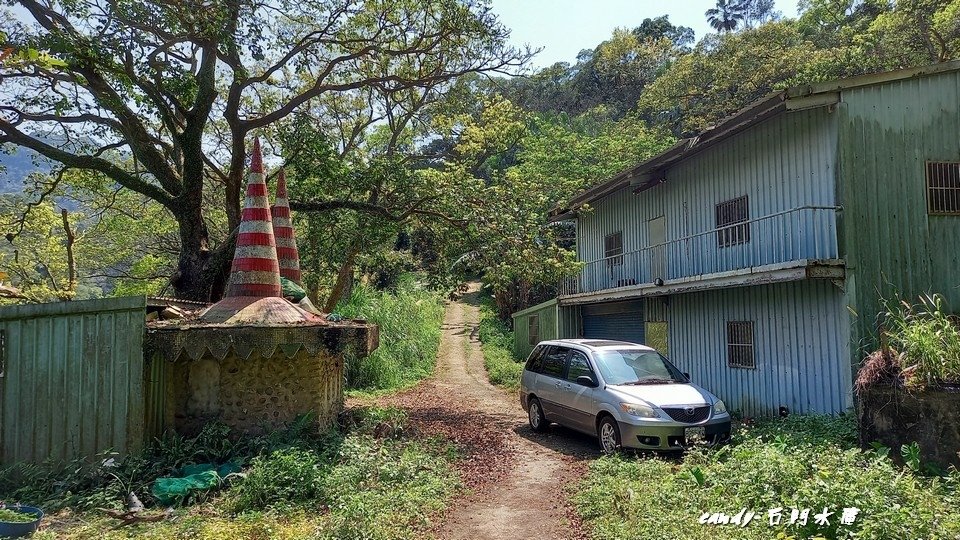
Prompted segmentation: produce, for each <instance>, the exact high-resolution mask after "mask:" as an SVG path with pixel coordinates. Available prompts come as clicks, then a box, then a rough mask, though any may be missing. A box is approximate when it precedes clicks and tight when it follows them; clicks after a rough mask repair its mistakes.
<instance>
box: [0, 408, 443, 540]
mask: <svg viewBox="0 0 960 540" xmlns="http://www.w3.org/2000/svg"><path fill="white" fill-rule="evenodd" d="M405 421H406V420H405V416H404V414H403V413H402V411H399V410H397V409H382V408H369V409H362V410H356V411H351V413H350V414H349V415H348V426H349V428H348V430H347V431H346V433H344V434H340V433H337V432H327V433H321V432H318V431H317V430H316V426H315V425H313V424H311V423H309V422H307V421H298V422H295V423H294V424H292V425H291V426H290V427H289V428H287V429H285V430H281V431H278V432H275V433H273V434H270V435H268V436H264V437H259V438H256V439H251V440H247V441H243V440H242V439H238V438H237V437H236V436H235V434H231V433H229V432H228V433H227V435H228V436H229V438H230V439H231V440H232V441H235V442H233V443H230V445H231V446H230V447H229V448H230V450H229V451H228V452H226V453H224V452H225V450H224V445H225V444H226V443H216V442H215V441H213V440H211V439H210V437H209V436H208V435H201V436H200V437H197V438H194V439H190V440H177V441H176V442H175V443H174V444H170V442H171V441H168V444H165V445H163V446H161V447H160V451H161V452H162V451H163V450H166V451H168V452H170V453H169V454H166V455H162V456H160V458H159V459H157V460H156V461H149V463H151V464H152V466H151V467H147V468H146V469H145V470H149V471H152V472H151V473H150V474H148V475H147V476H146V477H145V478H144V480H143V481H144V482H147V483H148V482H149V481H152V479H150V480H147V478H149V476H151V475H156V474H157V473H158V472H159V471H166V470H169V467H171V466H172V464H174V463H180V462H181V460H182V459H183V456H184V455H187V454H189V455H193V456H196V457H198V458H201V459H206V458H209V457H211V456H213V455H218V456H220V457H221V458H224V457H225V458H228V459H231V460H234V461H242V462H245V463H247V464H248V466H247V467H246V468H245V470H244V472H243V473H242V474H241V475H238V477H237V478H236V479H235V480H234V481H232V482H229V483H227V484H225V485H224V486H223V487H222V491H220V492H211V493H208V494H207V496H206V497H205V498H204V499H203V500H202V501H200V502H201V503H202V504H199V505H197V506H192V507H187V508H181V509H180V510H178V511H177V513H176V519H174V520H169V521H164V522H160V523H150V524H141V525H135V526H133V528H132V529H127V530H128V531H130V532H123V531H112V530H110V526H111V525H113V524H112V523H109V522H107V520H106V519H105V518H104V517H102V516H100V515H99V513H97V512H84V511H83V510H88V509H89V508H90V507H89V506H86V507H74V509H75V510H78V511H80V512H79V513H78V514H70V513H64V515H66V516H69V518H67V519H64V522H65V523H64V524H62V525H59V526H54V527H52V529H51V530H49V531H47V532H45V533H43V534H40V535H39V536H37V538H39V539H47V538H51V539H52V538H67V539H81V538H83V539H86V538H98V539H99V538H104V539H109V540H114V539H120V538H127V537H128V535H129V534H135V535H136V536H138V537H144V538H193V539H198V540H219V539H230V540H233V539H236V538H265V539H266V538H271V539H272V538H282V539H286V538H331V539H332V538H411V537H413V536H415V535H416V533H417V531H420V530H422V529H423V528H424V527H426V526H427V525H428V524H429V519H430V516H431V515H432V514H434V513H435V512H438V511H439V510H441V509H443V507H444V506H445V505H446V503H447V501H448V500H449V499H450V497H452V495H453V493H454V492H455V491H456V490H457V489H458V487H459V477H458V475H457V474H456V472H455V470H454V468H453V466H452V460H453V459H455V452H454V451H453V450H452V449H451V447H450V446H449V444H447V443H446V442H443V441H439V440H434V439H428V440H414V439H409V438H406V437H405V436H404V435H403V434H404V433H405V432H406V430H405V429H404V427H403V424H404V423H405ZM311 425H312V426H313V428H312V429H311V428H310V427H309V426H311ZM209 431H210V433H223V432H222V430H221V428H219V427H218V428H211V429H210V430H209ZM200 441H205V442H206V443H207V444H209V445H210V446H207V447H201V446H199V445H198V443H199V442H200ZM131 459H134V460H136V461H139V462H142V461H148V460H146V458H145V457H144V456H139V457H136V458H131ZM128 461H129V460H128ZM128 466H129V465H128V464H127V462H126V461H125V462H123V463H121V464H119V465H118V467H119V468H121V469H123V468H125V467H128ZM67 472H68V473H69V471H67ZM4 473H9V471H8V470H7V471H4ZM2 477H3V478H4V479H5V480H9V479H10V478H9V476H2ZM59 478H61V477H58V476H57V474H55V473H52V472H45V473H43V475H36V476H35V477H34V480H36V481H37V482H38V483H39V484H41V485H36V486H33V488H32V489H34V490H35V491H33V492H32V493H41V492H42V491H43V489H44V488H43V485H42V484H43V483H47V482H53V483H57V482H59V481H60V480H58V479H59ZM69 483H70V485H72V486H74V487H82V485H83V484H82V483H80V482H76V481H73V480H70V481H69ZM106 488H109V489H106ZM120 488H121V485H120V484H114V483H108V484H107V486H98V488H97V490H95V491H97V493H101V492H103V491H104V489H106V491H109V492H110V496H111V497H115V499H110V498H109V497H103V498H102V499H103V500H104V501H105V502H108V503H110V504H111V505H115V504H116V502H119V501H120V500H122V496H121V495H122V493H121V491H120ZM21 493H23V494H24V495H28V496H29V495H30V493H29V492H27V491H23V492H21ZM137 493H138V495H141V493H142V495H141V498H143V499H144V502H145V503H146V504H147V505H148V506H152V503H153V501H152V500H151V499H149V497H148V493H149V490H144V491H142V492H141V491H137ZM54 495H56V496H63V493H62V492H60V491H58V492H57V493H55V494H54ZM77 495H80V496H81V497H88V496H89V495H90V494H89V493H87V492H80V493H77ZM7 496H8V494H7V493H0V498H8V497H7ZM8 500H12V499H11V498H8ZM63 500H64V501H66V500H72V499H69V498H68V499H63ZM24 502H25V503H26V502H28V500H27V499H24ZM29 502H33V501H32V500H30V501H29ZM62 506H70V505H62V504H61V505H60V507H62ZM45 509H47V508H45ZM154 510H155V507H154V508H152V509H150V510H148V511H154ZM56 520H57V518H56V517H52V518H51V519H50V520H48V522H49V521H56Z"/></svg>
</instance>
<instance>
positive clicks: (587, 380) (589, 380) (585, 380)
mask: <svg viewBox="0 0 960 540" xmlns="http://www.w3.org/2000/svg"><path fill="white" fill-rule="evenodd" d="M577 384H579V385H580V386H589V387H590V388H596V387H597V381H595V380H593V377H591V376H589V375H581V376H579V377H577Z"/></svg>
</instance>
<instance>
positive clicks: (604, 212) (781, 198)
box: [577, 107, 837, 261]
mask: <svg viewBox="0 0 960 540" xmlns="http://www.w3.org/2000/svg"><path fill="white" fill-rule="evenodd" d="M836 116H837V115H836V113H835V112H834V111H833V110H832V109H830V108H828V107H820V108H815V109H809V110H803V111H796V112H791V113H785V114H782V115H780V116H777V117H775V118H773V119H771V120H768V121H766V122H764V123H762V124H760V125H758V126H756V127H754V128H752V129H750V130H747V131H745V132H743V133H740V134H737V135H735V136H733V137H731V138H730V139H727V140H725V141H723V142H721V143H719V144H717V145H716V146H714V147H712V148H709V149H707V150H705V151H703V152H702V153H700V154H697V155H695V156H693V157H691V158H690V159H687V160H685V161H683V162H681V163H678V164H677V165H676V166H675V167H673V168H671V169H670V170H668V171H667V172H666V181H665V182H663V183H661V184H659V185H657V186H656V187H653V188H651V189H649V190H646V191H644V192H641V193H639V194H633V192H632V188H625V189H623V190H621V191H619V192H617V193H614V194H612V195H610V196H608V197H606V198H604V199H601V200H599V201H596V202H595V203H593V204H592V211H590V212H585V213H582V215H581V217H580V218H579V219H578V223H577V254H578V257H579V260H581V261H594V260H597V259H601V258H603V237H604V236H605V235H607V234H610V233H614V232H617V231H622V232H623V244H624V245H623V249H624V252H629V251H634V250H638V249H642V248H645V247H648V245H649V239H648V238H647V227H646V225H647V222H648V221H649V220H651V219H654V218H657V217H659V216H665V218H666V240H667V241H671V240H675V239H678V238H683V237H686V236H690V235H694V234H697V233H702V232H704V231H710V230H712V229H714V228H715V226H716V223H715V211H714V210H715V205H716V204H717V203H720V202H723V201H727V200H730V199H734V198H736V197H740V196H742V195H748V196H749V212H750V217H751V218H758V217H761V216H766V215H770V214H774V213H777V212H784V211H787V210H790V209H793V208H798V207H802V206H806V205H818V206H831V205H834V204H836V174H837V167H836V164H837V145H836V137H837V119H836ZM816 232H818V233H820V234H824V233H823V231H816ZM827 236H829V234H828V235H827ZM758 240H759V239H758ZM754 249H756V246H754ZM761 249H762V248H761Z"/></svg>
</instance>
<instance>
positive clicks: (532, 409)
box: [527, 398, 548, 433]
mask: <svg viewBox="0 0 960 540" xmlns="http://www.w3.org/2000/svg"><path fill="white" fill-rule="evenodd" d="M527 419H528V420H529V421H530V427H531V428H532V429H533V430H534V431H538V432H540V433H543V432H544V431H546V430H547V426H548V422H547V417H546V416H544V415H543V407H542V406H541V405H540V400H539V399H537V398H531V399H530V404H529V405H527Z"/></svg>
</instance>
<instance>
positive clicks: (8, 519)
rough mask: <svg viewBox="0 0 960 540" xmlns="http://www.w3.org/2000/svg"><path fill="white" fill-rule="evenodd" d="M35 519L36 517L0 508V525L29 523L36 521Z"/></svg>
mask: <svg viewBox="0 0 960 540" xmlns="http://www.w3.org/2000/svg"><path fill="white" fill-rule="evenodd" d="M36 519H37V518H36V516H34V515H33V514H27V513H25V512H17V511H15V510H10V509H9V508H2V507H0V523H30V522H31V521H36Z"/></svg>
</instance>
